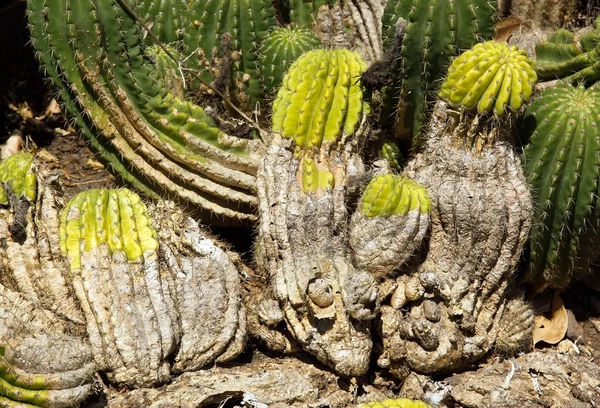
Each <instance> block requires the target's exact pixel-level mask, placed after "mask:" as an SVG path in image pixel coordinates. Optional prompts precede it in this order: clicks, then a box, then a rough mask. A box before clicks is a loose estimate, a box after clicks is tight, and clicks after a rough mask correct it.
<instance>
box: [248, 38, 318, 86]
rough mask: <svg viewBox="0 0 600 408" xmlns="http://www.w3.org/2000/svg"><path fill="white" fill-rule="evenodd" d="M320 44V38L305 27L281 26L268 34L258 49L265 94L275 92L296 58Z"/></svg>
mask: <svg viewBox="0 0 600 408" xmlns="http://www.w3.org/2000/svg"><path fill="white" fill-rule="evenodd" d="M320 45H321V41H320V40H319V38H318V37H317V36H315V35H314V34H313V33H312V31H310V30H308V29H305V28H297V27H281V28H277V29H275V30H273V31H271V32H270V33H269V34H267V36H266V37H265V39H264V40H263V43H262V45H261V48H260V49H259V51H258V52H259V60H260V65H261V68H260V71H261V75H262V78H263V83H264V90H265V94H267V95H268V94H273V93H275V92H276V91H277V90H278V89H279V87H280V86H281V81H282V79H283V76H284V75H285V73H286V72H287V70H288V68H289V67H290V66H291V65H292V64H293V63H294V62H295V61H296V59H298V57H299V56H300V55H302V54H303V53H305V52H307V51H310V50H313V49H315V48H318V47H319V46H320Z"/></svg>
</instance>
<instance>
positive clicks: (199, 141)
mask: <svg viewBox="0 0 600 408" xmlns="http://www.w3.org/2000/svg"><path fill="white" fill-rule="evenodd" d="M198 3H202V4H204V3H203V2H198ZM211 4H212V3H211ZM28 10H29V22H30V31H31V36H32V42H33V44H34V46H35V47H36V48H37V51H38V56H39V59H40V61H41V62H42V64H43V66H44V68H45V70H46V72H47V74H48V76H49V77H50V78H51V79H52V80H53V82H54V84H55V85H56V86H57V87H58V89H59V96H60V98H61V99H62V101H63V103H64V104H65V106H66V108H67V111H68V113H69V114H70V115H71V117H72V118H73V120H74V121H75V123H76V124H77V126H78V127H79V129H81V130H82V132H83V133H84V135H85V136H86V137H87V139H88V140H89V142H90V145H91V147H92V148H93V149H94V150H95V151H97V152H98V153H99V155H100V156H101V158H102V159H103V160H104V161H105V162H106V163H107V164H108V165H109V167H110V168H111V169H112V170H113V171H114V172H115V173H116V174H118V175H119V176H120V177H121V178H122V179H123V180H124V181H125V182H127V183H129V184H130V185H132V186H133V187H135V188H136V189H138V190H139V191H141V192H143V193H144V194H146V195H148V196H150V197H156V196H158V195H166V196H168V197H171V198H174V199H176V200H178V201H179V202H180V203H181V204H182V205H184V206H187V207H188V208H192V209H194V211H196V212H197V213H198V215H199V216H201V217H203V218H205V219H206V220H207V221H211V222H215V223H231V222H238V223H240V222H242V223H244V222H245V223H247V222H249V221H252V220H254V219H255V215H254V211H255V203H256V199H255V197H254V193H253V190H254V184H255V181H254V180H255V177H254V173H255V172H256V168H257V162H256V157H255V156H254V153H253V152H254V151H256V150H257V149H258V148H259V146H260V144H259V143H257V141H253V140H247V139H244V140H241V139H238V138H235V137H231V136H228V135H226V134H224V133H223V132H221V131H220V130H219V129H218V128H217V127H216V125H215V123H214V122H213V120H212V119H211V118H210V117H208V116H207V115H206V114H205V112H204V111H203V109H202V108H200V107H199V106H196V105H193V104H191V103H189V102H187V101H184V100H181V99H178V98H175V97H174V96H173V95H172V94H171V93H170V92H168V90H167V88H166V87H165V86H164V84H163V83H162V82H161V81H160V80H159V79H158V74H157V72H156V67H155V66H154V65H153V64H152V63H151V61H150V59H149V57H148V55H147V53H146V51H145V48H144V43H143V41H142V34H143V33H142V32H141V30H140V27H139V26H138V24H137V22H136V20H135V19H134V18H133V17H132V16H131V15H130V13H128V12H127V10H126V9H123V8H122V6H121V3H120V2H119V1H118V0H93V1H89V2H81V1H73V0H59V1H55V2H47V1H45V0H31V1H29V2H28Z"/></svg>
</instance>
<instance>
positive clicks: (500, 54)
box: [439, 41, 537, 115]
mask: <svg viewBox="0 0 600 408" xmlns="http://www.w3.org/2000/svg"><path fill="white" fill-rule="evenodd" d="M532 65H533V61H531V60H530V59H529V58H527V53H526V52H525V51H522V50H518V49H517V46H515V45H513V46H512V47H509V46H508V45H507V44H506V43H499V42H496V41H487V42H485V43H480V44H476V45H475V46H474V47H473V48H471V49H470V50H468V51H466V52H464V53H463V54H461V55H460V56H459V57H458V58H456V59H454V61H452V65H450V68H449V69H448V78H447V79H446V81H445V82H444V84H443V85H442V87H441V90H440V94H439V96H440V98H441V99H443V100H445V101H447V102H448V104H449V105H450V106H463V107H466V108H473V107H475V106H477V112H479V113H484V112H488V111H491V110H493V111H494V113H495V114H497V115H503V114H504V113H505V108H506V106H508V107H510V108H511V109H512V110H514V111H515V110H519V109H520V108H521V106H522V105H523V101H524V100H526V99H529V98H530V97H531V94H532V92H533V84H535V82H536V81H537V76H536V74H535V72H534V71H533V68H532Z"/></svg>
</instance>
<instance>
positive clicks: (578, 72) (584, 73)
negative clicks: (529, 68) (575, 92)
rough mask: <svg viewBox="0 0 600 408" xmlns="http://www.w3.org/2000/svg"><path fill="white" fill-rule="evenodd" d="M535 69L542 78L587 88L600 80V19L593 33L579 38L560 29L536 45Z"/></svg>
mask: <svg viewBox="0 0 600 408" xmlns="http://www.w3.org/2000/svg"><path fill="white" fill-rule="evenodd" d="M535 53H536V56H537V60H536V63H535V69H536V71H537V73H538V76H539V77H540V79H544V80H550V79H557V78H559V79H563V80H565V81H568V82H571V83H580V82H584V83H586V84H587V85H591V84H593V83H595V82H596V81H597V80H598V79H600V18H596V20H595V21H594V27H593V29H592V30H591V31H587V32H583V34H580V35H577V36H575V35H574V34H573V33H571V32H569V31H566V30H558V31H556V32H555V33H553V34H552V35H551V36H550V37H548V39H547V40H546V41H544V42H542V43H541V44H538V45H536V47H535Z"/></svg>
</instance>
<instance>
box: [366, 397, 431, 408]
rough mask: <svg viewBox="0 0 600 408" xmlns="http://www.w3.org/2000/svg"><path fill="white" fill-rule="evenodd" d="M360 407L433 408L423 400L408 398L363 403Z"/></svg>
mask: <svg viewBox="0 0 600 408" xmlns="http://www.w3.org/2000/svg"><path fill="white" fill-rule="evenodd" d="M359 408H431V405H429V404H426V403H424V402H423V401H415V400H410V399H407V398H400V399H391V398H390V399H386V400H383V401H374V402H367V403H365V404H361V405H360V407H359Z"/></svg>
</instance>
